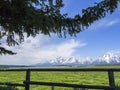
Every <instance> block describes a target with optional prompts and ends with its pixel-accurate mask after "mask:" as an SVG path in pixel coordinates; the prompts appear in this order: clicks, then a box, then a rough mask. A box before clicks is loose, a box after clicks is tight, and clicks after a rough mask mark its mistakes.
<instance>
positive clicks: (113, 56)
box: [98, 52, 120, 63]
mask: <svg viewBox="0 0 120 90" xmlns="http://www.w3.org/2000/svg"><path fill="white" fill-rule="evenodd" d="M98 60H99V61H104V62H106V63H120V56H119V55H118V54H117V53H113V52H107V53H105V54H104V55H103V56H101V57H99V58H98Z"/></svg>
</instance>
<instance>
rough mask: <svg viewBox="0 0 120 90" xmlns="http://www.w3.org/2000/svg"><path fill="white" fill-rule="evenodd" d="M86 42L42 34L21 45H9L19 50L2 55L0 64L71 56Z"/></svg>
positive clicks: (33, 61)
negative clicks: (12, 53)
mask: <svg viewBox="0 0 120 90" xmlns="http://www.w3.org/2000/svg"><path fill="white" fill-rule="evenodd" d="M51 41H52V42H51ZM85 45H86V43H83V42H80V41H77V40H74V39H70V40H65V41H61V42H60V41H57V42H56V43H55V42H54V40H53V39H52V38H48V37H46V36H43V35H40V36H37V37H36V38H32V37H30V38H28V39H26V40H25V42H23V43H22V44H21V45H20V46H16V47H12V48H10V47H8V46H6V47H7V49H11V50H13V51H16V52H17V55H13V56H9V55H6V56H0V64H35V63H40V62H44V61H46V60H50V59H52V58H55V57H59V56H62V57H71V56H73V54H74V53H75V51H76V50H77V48H78V47H83V46H85Z"/></svg>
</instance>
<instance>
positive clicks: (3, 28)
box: [0, 0, 120, 54]
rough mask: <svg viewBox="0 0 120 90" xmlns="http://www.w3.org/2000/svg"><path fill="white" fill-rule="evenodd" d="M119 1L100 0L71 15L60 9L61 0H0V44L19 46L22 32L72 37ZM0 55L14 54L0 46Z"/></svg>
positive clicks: (113, 9)
mask: <svg viewBox="0 0 120 90" xmlns="http://www.w3.org/2000/svg"><path fill="white" fill-rule="evenodd" d="M119 2H120V0H103V1H101V2H99V3H95V5H94V6H93V7H88V8H87V9H83V10H82V14H81V15H80V14H78V15H75V16H74V17H73V18H71V17H69V15H67V13H65V14H61V12H60V10H61V8H64V4H63V0H0V45H2V43H3V42H2V40H3V39H4V40H5V43H6V44H7V45H8V46H14V45H19V44H20V43H21V42H23V41H24V36H25V35H27V37H29V36H32V37H35V36H36V35H37V34H44V35H49V36H50V35H51V33H54V34H57V35H58V36H59V37H66V36H67V35H70V36H76V35H77V33H80V32H81V31H82V30H84V29H85V28H87V27H89V26H90V25H91V24H92V23H93V22H94V21H96V20H99V19H101V18H103V17H105V16H106V14H107V13H110V14H111V13H113V12H114V11H115V9H116V8H117V6H118V3H119ZM81 3H82V1H81ZM0 54H15V53H13V52H12V51H10V50H6V49H5V48H3V47H0Z"/></svg>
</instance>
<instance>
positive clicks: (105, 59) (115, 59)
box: [38, 52, 120, 66]
mask: <svg viewBox="0 0 120 90" xmlns="http://www.w3.org/2000/svg"><path fill="white" fill-rule="evenodd" d="M118 63H120V55H119V54H117V53H113V52H107V53H105V54H104V55H103V56H101V57H99V58H98V59H92V58H90V57H86V58H75V57H69V58H63V57H57V58H54V59H51V60H49V61H48V62H46V63H43V64H42V65H73V66H74V65H82V66H83V65H102V64H118ZM38 65H41V63H39V64H38Z"/></svg>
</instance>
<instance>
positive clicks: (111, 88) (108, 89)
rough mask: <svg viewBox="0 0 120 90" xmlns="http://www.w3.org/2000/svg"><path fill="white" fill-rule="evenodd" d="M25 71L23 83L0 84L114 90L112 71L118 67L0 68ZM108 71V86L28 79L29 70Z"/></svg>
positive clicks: (118, 70) (26, 88)
mask: <svg viewBox="0 0 120 90" xmlns="http://www.w3.org/2000/svg"><path fill="white" fill-rule="evenodd" d="M13 71H14V72H18V71H25V72H26V80H24V81H23V84H18V83H4V82H0V85H11V86H22V87H25V90H30V85H45V86H51V87H52V88H51V90H54V86H59V87H73V88H89V89H103V90H116V89H115V88H116V87H115V80H114V72H120V68H31V69H30V68H29V69H0V72H13ZM35 71H39V72H45V71H49V72H55V71H57V72H108V79H109V86H99V85H78V84H66V83H53V82H36V81H31V80H30V73H31V72H35Z"/></svg>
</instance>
